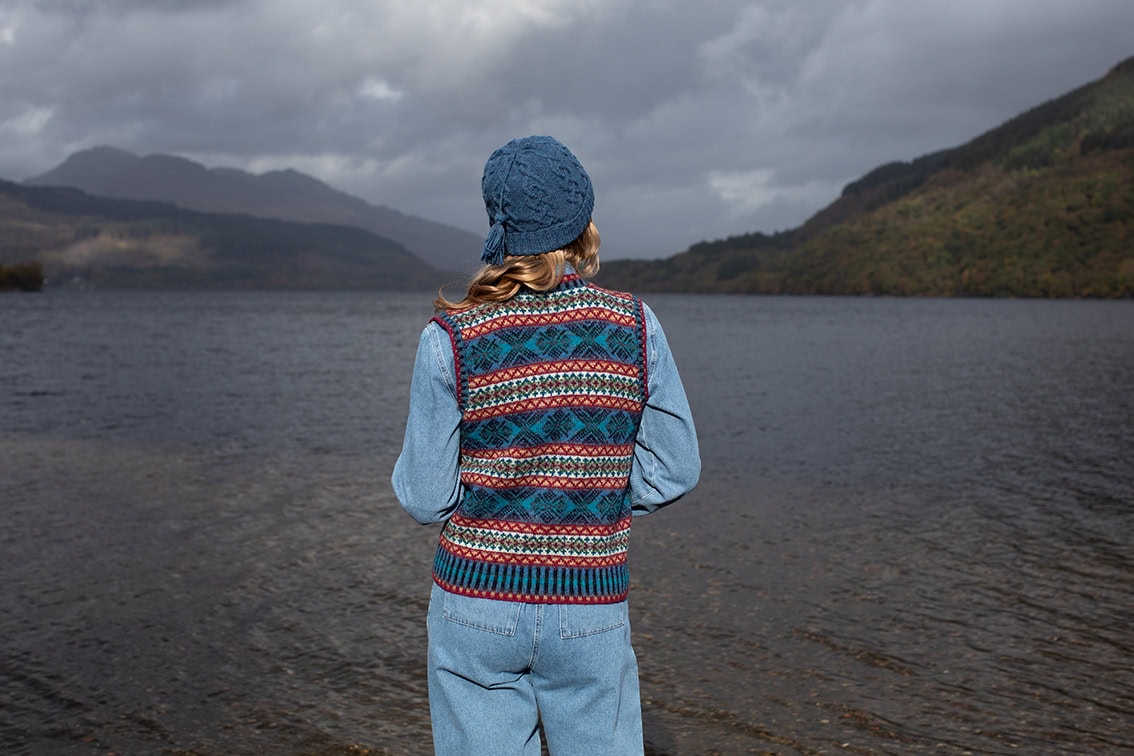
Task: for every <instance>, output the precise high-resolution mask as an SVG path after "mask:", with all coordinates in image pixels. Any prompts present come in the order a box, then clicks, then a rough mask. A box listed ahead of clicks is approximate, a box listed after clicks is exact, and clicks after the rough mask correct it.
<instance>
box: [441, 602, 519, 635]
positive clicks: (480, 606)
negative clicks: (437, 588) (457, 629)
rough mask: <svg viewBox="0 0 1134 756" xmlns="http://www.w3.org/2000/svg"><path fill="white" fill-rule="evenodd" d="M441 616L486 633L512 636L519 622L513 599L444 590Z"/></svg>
mask: <svg viewBox="0 0 1134 756" xmlns="http://www.w3.org/2000/svg"><path fill="white" fill-rule="evenodd" d="M443 593H444V609H443V610H442V612H441V616H442V617H443V618H444V619H445V620H447V621H448V622H452V623H454V624H457V625H464V626H465V627H471V628H473V629H475V630H483V631H484V632H486V633H493V634H495V635H504V636H508V637H512V636H514V635H515V634H516V626H517V625H519V623H520V605H519V604H518V603H516V602H515V601H497V600H496V599H486V598H473V597H472V596H462V595H460V594H459V593H449V592H448V591H444V592H443Z"/></svg>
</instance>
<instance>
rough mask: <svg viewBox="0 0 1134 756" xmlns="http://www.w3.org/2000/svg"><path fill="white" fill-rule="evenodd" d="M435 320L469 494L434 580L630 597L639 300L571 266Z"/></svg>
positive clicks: (555, 598)
mask: <svg viewBox="0 0 1134 756" xmlns="http://www.w3.org/2000/svg"><path fill="white" fill-rule="evenodd" d="M434 320H435V321H436V322H438V323H439V324H440V325H441V326H442V327H443V328H445V330H446V331H448V333H449V336H450V339H451V340H452V345H453V356H454V366H455V368H456V377H457V393H458V402H459V405H460V409H461V429H460V435H461V442H460V444H461V452H460V476H461V484H462V486H463V488H464V494H463V496H462V498H461V501H460V504H459V505H458V506H457V510H456V511H455V512H454V513H453V515H452V517H451V518H450V519H449V521H448V522H447V523H446V524H445V526H444V528H443V529H442V531H441V542H440V545H439V546H438V549H437V555H436V558H435V559H434V565H433V579H434V580H435V581H436V582H437V584H438V585H440V586H441V587H442V588H444V589H445V590H447V591H451V592H453V593H460V594H464V595H467V596H478V597H482V598H494V599H503V600H506V601H526V602H545V603H591V604H605V603H614V602H616V601H621V600H623V599H625V598H626V594H627V592H628V590H629V573H628V570H627V565H626V552H627V547H628V545H629V538H630V520H631V514H630V492H629V478H630V466H631V462H632V460H633V456H634V438H635V436H636V435H637V432H638V426H639V424H640V422H641V418H642V407H643V405H644V403H645V401H646V385H647V381H646V363H645V356H646V349H645V323H644V314H643V311H642V303H641V301H640V300H638V299H636V298H634V297H632V296H630V295H629V294H622V293H619V292H611V291H606V290H604V289H600V288H597V287H595V286H592V285H590V284H587V283H586V282H584V281H583V280H582V279H580V278H579V277H578V276H576V275H574V274H568V275H566V276H564V279H563V282H562V283H561V284H560V285H559V287H558V288H556V289H553V290H551V291H549V292H542V293H536V292H527V291H525V292H521V293H520V294H518V295H516V296H515V297H513V298H512V299H511V300H509V301H507V302H502V303H498V304H487V305H481V306H478V307H474V308H471V309H469V310H464V311H456V312H445V313H441V314H440V315H438V316H437V317H436V318H435V319H434Z"/></svg>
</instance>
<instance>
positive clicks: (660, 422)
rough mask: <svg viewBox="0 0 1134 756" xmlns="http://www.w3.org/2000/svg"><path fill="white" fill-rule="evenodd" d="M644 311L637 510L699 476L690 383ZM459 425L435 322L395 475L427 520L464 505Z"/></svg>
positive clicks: (406, 498) (634, 472)
mask: <svg viewBox="0 0 1134 756" xmlns="http://www.w3.org/2000/svg"><path fill="white" fill-rule="evenodd" d="M642 309H643V311H644V313H645V322H646V377H647V385H648V388H649V398H648V399H647V401H646V405H645V407H644V408H643V411H642V423H641V426H640V427H639V429H638V435H637V438H636V439H635V442H634V461H633V464H632V466H631V470H630V503H631V507H632V511H633V514H634V515H644V514H649V513H650V512H653V511H656V510H657V509H660V508H661V507H664V506H666V505H667V504H672V503H673V502H675V501H677V500H678V499H679V498H681V497H682V496H684V495H685V494H687V493H688V492H689V491H691V490H693V487H694V486H696V485H697V480H698V478H699V477H700V475H701V456H700V452H699V451H698V447H697V432H696V429H695V428H694V427H693V416H692V414H691V413H690V411H689V402H688V400H687V399H686V397H685V387H684V386H683V385H682V383H681V377H680V376H679V375H678V373H677V365H676V364H675V363H674V361H673V355H672V354H671V353H670V350H669V343H668V342H667V341H666V338H665V332H664V331H662V327H661V323H659V322H658V319H657V317H656V316H655V315H654V313H653V311H652V310H651V309H650V308H649V306H648V305H645V304H644V303H643V308H642ZM460 425H461V412H460V409H458V406H457V382H456V369H455V368H454V365H453V348H452V345H451V344H450V342H449V336H448V334H447V333H445V330H444V329H443V328H442V327H441V326H439V325H438V324H436V323H433V322H430V323H429V324H428V325H427V326H426V327H425V329H424V330H423V331H422V332H421V337H420V339H419V341H418V345H417V357H416V359H415V360H414V366H413V379H412V382H411V384H410V407H409V419H408V420H407V421H406V433H405V440H404V442H403V444H402V453H401V455H400V456H399V457H398V461H397V463H395V465H394V474H393V478H392V482H393V485H394V493H395V494H396V495H397V497H398V501H399V502H401V505H402V507H403V508H404V509H405V510H406V511H407V512H409V514H410V515H412V516H413V518H414V519H415V520H417V521H418V522H420V523H422V524H429V523H434V522H444V521H445V520H447V519H448V518H449V516H450V515H451V514H452V513H453V511H454V510H456V508H457V505H458V504H459V503H460V500H461V495H462V487H461V481H460V475H459V472H458V463H459V460H460Z"/></svg>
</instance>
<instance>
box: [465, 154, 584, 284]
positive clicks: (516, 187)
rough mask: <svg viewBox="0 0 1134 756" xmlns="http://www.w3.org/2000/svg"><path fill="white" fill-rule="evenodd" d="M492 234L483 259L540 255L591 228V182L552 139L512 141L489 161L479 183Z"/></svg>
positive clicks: (564, 244)
mask: <svg viewBox="0 0 1134 756" xmlns="http://www.w3.org/2000/svg"><path fill="white" fill-rule="evenodd" d="M481 191H482V193H483V195H484V207H485V210H486V211H487V212H488V222H489V223H490V224H491V226H492V228H491V230H490V232H489V235H488V239H487V240H486V241H485V244H484V251H483V253H482V255H481V259H482V260H483V261H484V262H487V263H490V264H493V265H498V264H499V263H500V262H501V261H502V260H503V256H504V255H506V254H507V255H539V254H543V253H544V252H550V251H552V250H554V249H562V248H563V247H565V246H566V245H568V244H570V243H571V242H573V241H575V239H577V238H578V237H579V234H581V233H583V230H584V229H585V228H586V227H587V223H589V222H590V219H591V213H592V212H593V211H594V206H595V194H594V188H593V187H592V186H591V179H590V176H588V175H587V172H586V170H584V169H583V166H582V165H581V164H580V163H579V161H578V159H577V158H576V157H575V156H574V155H573V154H571V151H570V150H568V149H567V148H566V147H565V146H563V145H562V144H561V143H560V142H558V141H557V140H556V139H554V138H553V137H549V136H530V137H523V138H522V139H513V140H512V141H511V142H508V144H506V145H504V146H503V147H501V148H500V149H498V150H496V151H495V152H493V153H492V155H490V156H489V158H488V162H487V163H486V164H485V166H484V176H483V177H482V178H481Z"/></svg>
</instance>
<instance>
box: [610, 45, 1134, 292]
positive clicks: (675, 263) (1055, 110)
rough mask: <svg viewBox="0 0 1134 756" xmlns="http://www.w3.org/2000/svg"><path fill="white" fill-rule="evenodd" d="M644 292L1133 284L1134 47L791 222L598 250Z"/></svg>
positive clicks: (628, 284) (614, 274)
mask: <svg viewBox="0 0 1134 756" xmlns="http://www.w3.org/2000/svg"><path fill="white" fill-rule="evenodd" d="M599 281H600V283H603V284H604V285H607V286H612V287H617V288H630V289H637V290H643V291H648V290H654V291H713V292H734V293H761V294H879V295H928V296H1020V297H1130V296H1134V58H1131V59H1129V60H1127V61H1125V62H1123V63H1121V64H1119V65H1118V66H1116V67H1115V68H1114V69H1112V70H1111V71H1110V72H1109V73H1108V74H1107V75H1106V76H1105V77H1104V78H1102V79H1101V80H1099V81H1097V82H1095V83H1093V84H1089V85H1087V86H1084V87H1081V88H1079V89H1076V90H1075V91H1073V92H1070V93H1068V94H1067V95H1064V96H1063V97H1060V98H1057V99H1055V100H1051V101H1049V102H1047V103H1044V104H1042V105H1040V106H1038V107H1036V108H1034V109H1032V110H1029V111H1027V112H1025V113H1023V114H1021V115H1019V116H1017V117H1016V118H1013V119H1012V120H1010V121H1008V122H1007V123H1005V124H1003V125H1002V126H1000V127H998V128H995V129H993V130H991V131H989V132H987V133H985V134H983V135H981V136H979V137H977V138H975V139H973V140H972V141H970V142H968V143H966V144H964V145H961V146H959V147H956V148H953V149H948V150H941V151H939V152H935V153H932V154H929V155H925V156H923V157H920V158H918V159H916V160H913V161H910V162H895V163H890V164H887V165H883V166H880V167H879V168H877V169H875V170H873V171H871V172H870V173H868V174H867V175H866V176H864V177H862V178H861V179H859V180H858V181H855V182H853V183H851V184H849V185H848V186H847V187H846V188H845V189H844V190H843V193H842V195H841V196H840V197H839V198H838V199H837V200H836V201H835V202H833V203H832V204H831V205H829V206H828V207H826V208H824V209H823V210H822V211H820V212H819V213H817V214H816V215H815V216H813V217H812V218H811V219H810V220H809V221H808V222H807V223H805V224H804V225H802V226H801V227H799V228H797V229H794V230H791V231H786V232H781V233H779V234H775V235H765V234H760V233H753V234H748V235H744V236H738V237H732V238H729V239H723V240H719V241H714V242H705V243H701V244H697V245H694V246H693V247H691V248H690V249H689V250H687V251H686V252H684V253H682V254H679V255H676V256H674V257H670V258H668V259H665V260H659V261H633V262H630V261H615V262H610V263H605V264H604V267H603V271H602V273H601V274H600V278H599Z"/></svg>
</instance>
